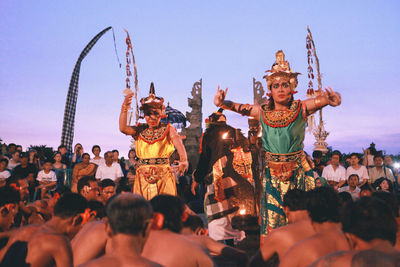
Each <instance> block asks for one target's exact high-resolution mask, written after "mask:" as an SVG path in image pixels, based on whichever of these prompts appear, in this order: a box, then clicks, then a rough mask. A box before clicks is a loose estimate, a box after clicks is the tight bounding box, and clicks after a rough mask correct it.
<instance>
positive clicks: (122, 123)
mask: <svg viewBox="0 0 400 267" xmlns="http://www.w3.org/2000/svg"><path fill="white" fill-rule="evenodd" d="M132 97H133V92H132V93H130V94H128V95H126V96H125V99H124V102H123V103H122V107H121V113H120V115H119V130H120V131H121V133H124V134H126V135H135V134H136V127H135V126H133V127H132V126H128V125H127V120H128V109H129V108H130V106H131V103H132Z"/></svg>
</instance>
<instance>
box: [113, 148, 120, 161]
mask: <svg viewBox="0 0 400 267" xmlns="http://www.w3.org/2000/svg"><path fill="white" fill-rule="evenodd" d="M112 154H113V161H118V160H119V151H118V150H116V149H114V150H113V151H112Z"/></svg>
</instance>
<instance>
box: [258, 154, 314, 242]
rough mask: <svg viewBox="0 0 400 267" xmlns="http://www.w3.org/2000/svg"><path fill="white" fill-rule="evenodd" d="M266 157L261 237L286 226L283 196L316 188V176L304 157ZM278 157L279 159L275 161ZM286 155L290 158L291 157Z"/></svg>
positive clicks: (302, 155)
mask: <svg viewBox="0 0 400 267" xmlns="http://www.w3.org/2000/svg"><path fill="white" fill-rule="evenodd" d="M293 154H294V153H292V154H273V155H272V157H271V154H270V155H267V157H266V158H267V160H269V161H268V163H267V164H266V168H265V172H264V177H263V182H262V186H263V193H262V198H261V235H267V234H268V233H270V232H271V231H272V230H273V229H275V228H278V227H280V226H283V225H286V224H287V219H286V216H285V213H284V212H283V196H284V195H285V194H286V192H287V191H288V190H290V189H295V188H297V189H300V190H305V191H308V190H311V189H314V187H315V182H314V178H313V172H312V169H311V167H310V165H309V164H308V163H307V161H306V159H305V155H304V153H303V152H302V151H301V152H297V154H298V155H297V156H296V157H293ZM274 155H279V157H274ZM287 155H290V156H289V157H288V156H287Z"/></svg>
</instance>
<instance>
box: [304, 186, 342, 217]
mask: <svg viewBox="0 0 400 267" xmlns="http://www.w3.org/2000/svg"><path fill="white" fill-rule="evenodd" d="M307 196H308V201H307V210H308V213H309V215H310V217H311V220H312V221H313V222H314V223H320V224H321V223H324V222H339V221H340V216H339V209H338V208H339V198H338V196H337V194H336V192H335V191H334V190H333V188H331V187H320V188H316V189H314V190H311V191H309V192H307Z"/></svg>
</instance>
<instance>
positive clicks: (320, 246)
mask: <svg viewBox="0 0 400 267" xmlns="http://www.w3.org/2000/svg"><path fill="white" fill-rule="evenodd" d="M307 194H308V196H309V199H308V205H307V209H308V212H309V214H310V217H311V221H312V226H313V228H314V230H315V231H316V232H317V233H316V234H315V235H313V236H311V237H309V238H306V239H303V240H302V241H300V242H298V243H297V244H296V245H294V246H293V247H292V248H291V249H289V251H288V252H287V253H285V255H283V257H282V259H281V265H280V266H282V267H287V266H299V267H300V266H308V265H310V264H311V263H313V262H314V261H316V260H317V259H319V258H321V257H323V256H325V255H327V254H329V253H332V252H336V251H341V250H349V249H350V246H349V244H348V242H347V239H346V237H345V235H344V233H343V232H342V229H341V228H342V225H341V223H340V216H339V198H338V196H337V194H336V192H335V191H334V189H333V188H330V187H320V188H317V189H314V190H312V191H309V192H308V193H307Z"/></svg>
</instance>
